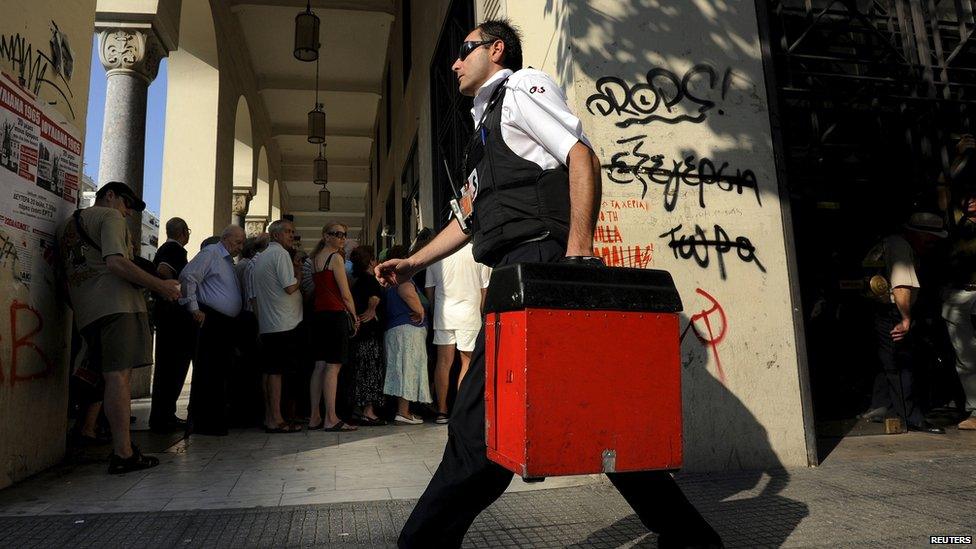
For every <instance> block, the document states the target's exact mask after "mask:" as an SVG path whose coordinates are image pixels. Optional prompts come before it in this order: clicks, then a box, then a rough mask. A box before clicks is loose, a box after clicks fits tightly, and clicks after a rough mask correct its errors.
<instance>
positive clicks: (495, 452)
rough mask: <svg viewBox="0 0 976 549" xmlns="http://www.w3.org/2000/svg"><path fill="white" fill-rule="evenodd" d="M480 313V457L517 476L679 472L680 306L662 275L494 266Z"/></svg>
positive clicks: (580, 268)
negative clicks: (483, 441) (483, 449)
mask: <svg viewBox="0 0 976 549" xmlns="http://www.w3.org/2000/svg"><path fill="white" fill-rule="evenodd" d="M485 308H486V318H485V359H486V363H485V370H486V375H487V378H486V385H485V388H486V390H485V400H486V402H485V404H486V406H485V411H486V418H485V420H486V437H487V444H488V458H489V459H491V460H492V461H494V462H496V463H498V464H500V465H502V466H503V467H505V468H506V469H509V470H511V471H513V472H514V473H516V474H518V475H521V476H522V477H523V478H541V477H549V476H559V475H579V474H588V473H603V472H624V471H641V470H652V469H665V470H671V469H677V468H679V467H680V466H681V459H682V438H681V365H680V349H679V347H680V345H679V334H678V316H677V312H678V311H680V309H681V303H680V299H678V294H677V291H676V290H675V289H674V284H673V282H672V280H671V277H670V275H669V274H668V273H666V272H663V271H649V270H642V269H608V268H594V267H586V266H580V265H562V264H556V265H553V264H519V265H513V266H508V267H502V268H499V269H496V270H495V272H494V273H493V274H492V280H491V285H490V286H489V292H488V297H487V299H486V307H485Z"/></svg>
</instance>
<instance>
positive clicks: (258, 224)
mask: <svg viewBox="0 0 976 549" xmlns="http://www.w3.org/2000/svg"><path fill="white" fill-rule="evenodd" d="M267 226H268V217H267V216H264V215H249V216H247V217H246V218H244V234H246V235H247V236H258V235H259V234H261V233H263V232H264V230H265V228H266V227H267Z"/></svg>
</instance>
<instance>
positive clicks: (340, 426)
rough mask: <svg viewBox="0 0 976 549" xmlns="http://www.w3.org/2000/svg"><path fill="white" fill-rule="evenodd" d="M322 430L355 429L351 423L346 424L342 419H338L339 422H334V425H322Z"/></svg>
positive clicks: (329, 431)
mask: <svg viewBox="0 0 976 549" xmlns="http://www.w3.org/2000/svg"><path fill="white" fill-rule="evenodd" d="M323 425H324V422H323ZM347 427H348V429H347ZM322 430H323V431H326V432H328V433H345V432H349V431H355V430H356V427H354V426H352V425H346V422H345V421H342V420H341V419H340V420H339V422H338V423H336V424H335V425H333V426H332V427H322Z"/></svg>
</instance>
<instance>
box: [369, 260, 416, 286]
mask: <svg viewBox="0 0 976 549" xmlns="http://www.w3.org/2000/svg"><path fill="white" fill-rule="evenodd" d="M419 270H420V269H418V268H417V267H415V266H414V264H413V262H411V261H410V259H409V258H408V259H390V260H387V261H384V262H383V263H380V264H379V265H377V266H376V268H375V269H373V273H374V274H375V275H376V280H377V281H378V282H379V283H380V285H381V286H383V287H384V288H389V287H390V286H397V285H399V284H401V283H403V282H408V281H409V280H410V279H411V278H412V277H413V275H415V274H417V271H419Z"/></svg>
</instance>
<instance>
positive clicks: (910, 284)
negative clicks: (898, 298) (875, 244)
mask: <svg viewBox="0 0 976 549" xmlns="http://www.w3.org/2000/svg"><path fill="white" fill-rule="evenodd" d="M884 262H885V269H886V270H887V271H888V273H889V280H890V281H891V282H890V283H891V287H892V288H899V287H900V288H915V289H918V288H919V287H920V284H919V283H918V274H917V273H916V272H915V267H916V265H915V263H916V261H915V252H914V251H913V250H912V246H911V244H909V243H908V241H907V240H905V238H904V237H902V236H900V235H891V236H889V237H887V238H885V239H884ZM913 297H914V296H913ZM894 301H895V297H894V295H892V296H891V302H892V303H894ZM913 301H914V300H913Z"/></svg>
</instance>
